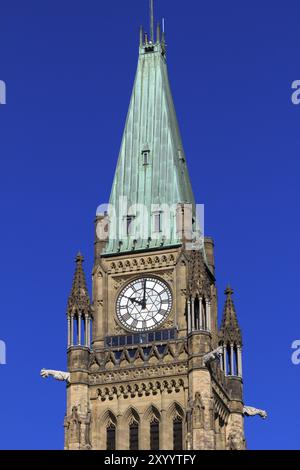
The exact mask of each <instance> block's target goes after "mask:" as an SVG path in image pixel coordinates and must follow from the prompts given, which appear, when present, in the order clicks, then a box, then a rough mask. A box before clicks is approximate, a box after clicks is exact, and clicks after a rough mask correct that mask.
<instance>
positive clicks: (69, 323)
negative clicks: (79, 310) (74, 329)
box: [68, 315, 71, 348]
mask: <svg viewBox="0 0 300 470" xmlns="http://www.w3.org/2000/svg"><path fill="white" fill-rule="evenodd" d="M70 346H71V317H70V316H69V315H68V348H69V347H70Z"/></svg>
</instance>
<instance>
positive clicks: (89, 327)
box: [87, 317, 91, 348]
mask: <svg viewBox="0 0 300 470" xmlns="http://www.w3.org/2000/svg"><path fill="white" fill-rule="evenodd" d="M87 342H88V344H87V347H88V348H90V347H91V318H90V317H89V318H88V329H87Z"/></svg>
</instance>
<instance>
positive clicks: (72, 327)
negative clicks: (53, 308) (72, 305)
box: [70, 314, 74, 346]
mask: <svg viewBox="0 0 300 470" xmlns="http://www.w3.org/2000/svg"><path fill="white" fill-rule="evenodd" d="M70 337H71V346H74V315H73V314H72V315H71V334H70Z"/></svg>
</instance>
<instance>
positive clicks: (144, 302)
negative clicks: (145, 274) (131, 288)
mask: <svg viewBox="0 0 300 470" xmlns="http://www.w3.org/2000/svg"><path fill="white" fill-rule="evenodd" d="M146 283H147V281H146V279H145V281H144V295H143V302H142V308H143V310H144V309H145V308H146V305H147V300H146Z"/></svg>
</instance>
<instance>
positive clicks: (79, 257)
mask: <svg viewBox="0 0 300 470" xmlns="http://www.w3.org/2000/svg"><path fill="white" fill-rule="evenodd" d="M83 261H84V257H83V256H82V254H81V252H80V251H78V253H77V256H76V263H83Z"/></svg>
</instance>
